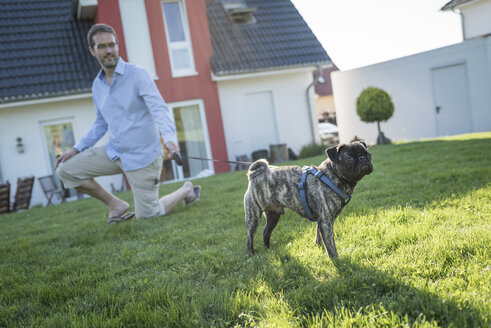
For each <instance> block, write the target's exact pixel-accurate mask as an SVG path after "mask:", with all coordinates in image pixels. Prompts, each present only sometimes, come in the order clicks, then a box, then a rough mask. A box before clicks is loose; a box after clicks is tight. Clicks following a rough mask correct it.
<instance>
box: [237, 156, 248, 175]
mask: <svg viewBox="0 0 491 328" xmlns="http://www.w3.org/2000/svg"><path fill="white" fill-rule="evenodd" d="M235 160H236V161H237V162H242V163H237V164H235V171H241V170H247V169H249V166H251V165H250V164H246V163H249V158H247V155H237V156H235Z"/></svg>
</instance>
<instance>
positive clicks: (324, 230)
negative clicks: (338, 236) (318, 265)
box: [317, 219, 338, 258]
mask: <svg viewBox="0 0 491 328" xmlns="http://www.w3.org/2000/svg"><path fill="white" fill-rule="evenodd" d="M317 228H318V229H319V230H320V235H321V237H322V240H323V241H324V247H325V248H326V251H327V253H328V254H329V257H331V258H334V257H338V251H337V249H336V244H335V243H334V220H328V222H326V221H325V220H320V219H319V222H318V223H317Z"/></svg>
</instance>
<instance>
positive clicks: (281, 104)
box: [218, 68, 319, 160]
mask: <svg viewBox="0 0 491 328" xmlns="http://www.w3.org/2000/svg"><path fill="white" fill-rule="evenodd" d="M312 70H313V68H308V69H306V70H305V71H302V72H290V73H285V74H277V75H268V76H251V77H249V78H241V79H233V80H226V81H219V82H218V93H219V97H220V107H221V111H222V118H223V125H224V130H225V139H226V143H227V151H228V154H229V158H230V160H235V156H236V155H242V154H247V155H248V156H249V159H250V156H251V153H252V152H253V151H255V150H258V149H262V148H266V149H268V151H269V144H271V143H272V141H271V140H264V143H263V145H259V144H254V142H253V139H254V138H252V137H253V136H252V135H251V134H250V130H251V129H250V127H249V124H250V123H249V119H248V113H250V112H253V110H254V109H251V108H249V104H248V103H247V101H248V96H249V95H251V94H252V95H253V94H259V93H269V94H271V95H272V103H273V108H274V117H275V118H276V126H275V127H274V128H275V129H276V131H277V135H278V140H277V141H273V142H278V143H280V144H281V143H286V144H287V146H288V147H289V148H292V150H293V151H294V152H295V153H296V154H298V153H299V151H300V150H301V148H302V146H305V145H307V144H309V143H311V142H312V132H311V131H312V128H311V126H312V122H317V115H316V113H315V98H314V94H313V90H312V89H313V88H311V89H310V101H311V106H312V107H311V108H312V110H311V112H310V116H309V113H308V110H309V109H308V106H307V96H306V90H307V87H308V86H309V84H310V83H312ZM261 123H262V122H259V121H258V122H257V126H258V127H259V126H261V125H262V124H261ZM314 127H315V131H314V133H315V136H316V139H317V140H316V141H317V142H319V136H318V130H317V124H316V123H315V124H314ZM258 133H259V132H258ZM264 145H268V146H267V147H264Z"/></svg>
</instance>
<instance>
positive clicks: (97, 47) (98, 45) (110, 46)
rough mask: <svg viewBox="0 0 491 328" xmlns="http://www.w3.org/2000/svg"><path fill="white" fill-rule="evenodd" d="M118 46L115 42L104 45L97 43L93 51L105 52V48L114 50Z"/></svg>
mask: <svg viewBox="0 0 491 328" xmlns="http://www.w3.org/2000/svg"><path fill="white" fill-rule="evenodd" d="M117 45H118V44H117V43H115V42H111V43H108V44H105V43H98V44H96V45H95V46H94V49H97V50H106V49H107V48H109V49H114V48H116V46H117Z"/></svg>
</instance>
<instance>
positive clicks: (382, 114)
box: [356, 87, 394, 143]
mask: <svg viewBox="0 0 491 328" xmlns="http://www.w3.org/2000/svg"><path fill="white" fill-rule="evenodd" d="M356 113H357V114H358V116H359V117H360V119H361V120H362V121H363V122H368V123H370V122H377V128H378V133H379V137H378V138H377V143H385V142H383V141H389V142H390V140H389V139H386V138H385V137H384V135H383V133H382V131H381V130H380V122H381V121H387V120H388V119H389V118H391V117H392V115H393V114H394V103H393V102H392V99H391V98H390V96H389V94H388V93H387V92H386V91H384V90H382V89H379V88H374V87H368V88H366V89H365V90H363V91H362V92H361V93H360V96H358V99H356ZM380 141H382V142H380Z"/></svg>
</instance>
